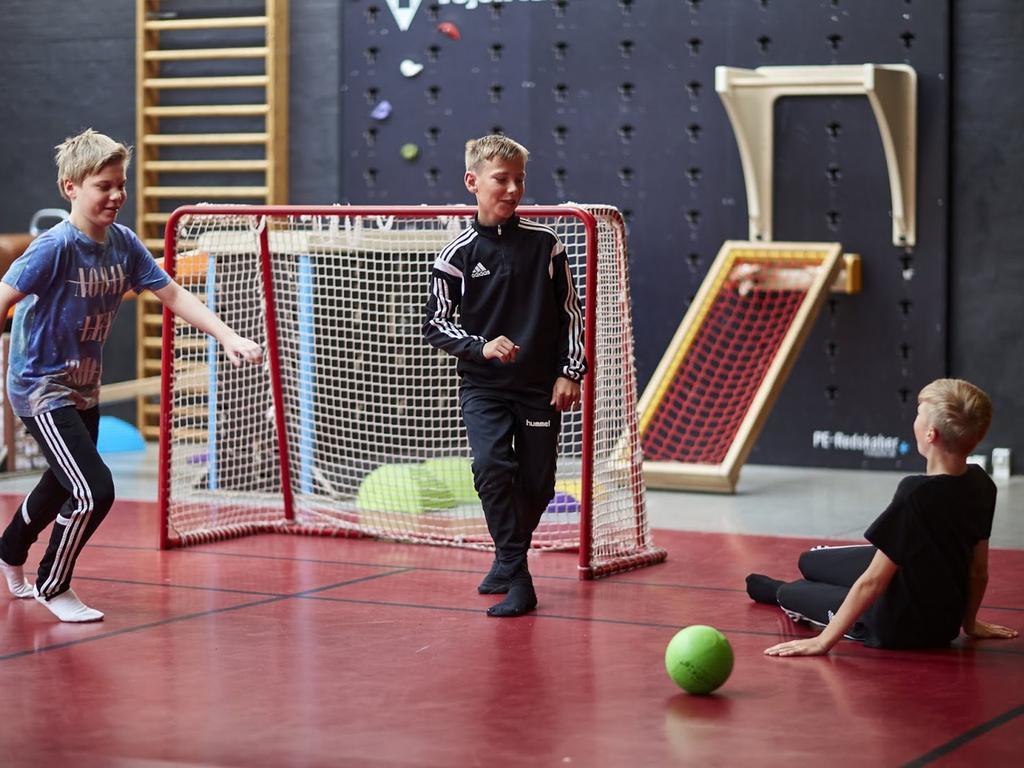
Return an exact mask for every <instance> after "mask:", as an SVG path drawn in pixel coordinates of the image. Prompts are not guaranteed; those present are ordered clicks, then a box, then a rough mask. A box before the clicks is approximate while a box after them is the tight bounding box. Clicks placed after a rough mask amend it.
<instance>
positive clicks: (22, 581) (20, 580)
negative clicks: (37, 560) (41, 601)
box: [0, 559, 34, 597]
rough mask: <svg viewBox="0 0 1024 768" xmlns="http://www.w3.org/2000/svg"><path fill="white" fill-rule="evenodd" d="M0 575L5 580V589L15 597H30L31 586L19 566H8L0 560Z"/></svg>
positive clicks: (31, 592) (23, 570)
mask: <svg viewBox="0 0 1024 768" xmlns="http://www.w3.org/2000/svg"><path fill="white" fill-rule="evenodd" d="M0 573H2V574H3V575H4V578H5V579H7V588H8V589H9V590H11V594H12V595H14V596H15V597H32V594H33V592H34V590H33V588H32V585H31V584H29V583H28V580H27V579H26V578H25V569H24V568H23V567H22V566H20V565H8V564H7V563H5V562H4V561H3V560H2V559H0Z"/></svg>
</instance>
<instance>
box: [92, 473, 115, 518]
mask: <svg viewBox="0 0 1024 768" xmlns="http://www.w3.org/2000/svg"><path fill="white" fill-rule="evenodd" d="M89 490H90V491H91V492H92V506H93V509H94V510H96V511H97V512H101V513H103V514H106V513H107V511H108V510H109V509H110V507H111V506H113V504H114V478H113V477H112V476H111V474H110V471H109V470H107V471H106V472H103V473H101V474H99V475H98V476H97V477H95V478H93V479H92V482H91V483H89Z"/></svg>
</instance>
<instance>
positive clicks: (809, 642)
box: [764, 637, 828, 656]
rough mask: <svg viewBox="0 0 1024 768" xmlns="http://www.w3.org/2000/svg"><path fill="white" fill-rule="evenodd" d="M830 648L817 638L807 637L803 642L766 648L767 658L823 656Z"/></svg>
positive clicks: (786, 643) (790, 642) (791, 642)
mask: <svg viewBox="0 0 1024 768" xmlns="http://www.w3.org/2000/svg"><path fill="white" fill-rule="evenodd" d="M826 653H828V648H826V647H825V644H824V643H823V642H821V640H820V639H819V638H817V637H805V638H803V639H801V640H789V641H787V642H785V643H779V644H778V645H773V646H772V647H771V648H765V651H764V655H765V656H823V655H824V654H826Z"/></svg>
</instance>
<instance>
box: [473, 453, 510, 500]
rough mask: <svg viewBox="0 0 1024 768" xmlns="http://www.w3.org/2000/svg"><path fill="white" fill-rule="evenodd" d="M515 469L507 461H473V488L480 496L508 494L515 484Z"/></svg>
mask: <svg viewBox="0 0 1024 768" xmlns="http://www.w3.org/2000/svg"><path fill="white" fill-rule="evenodd" d="M515 476H516V467H515V465H514V464H511V463H510V462H507V461H499V460H493V459H492V460H487V459H483V460H480V459H478V460H475V461H474V462H473V487H474V488H476V492H477V493H478V494H480V495H481V496H483V495H485V494H488V493H508V492H509V489H510V488H511V487H512V484H513V482H515Z"/></svg>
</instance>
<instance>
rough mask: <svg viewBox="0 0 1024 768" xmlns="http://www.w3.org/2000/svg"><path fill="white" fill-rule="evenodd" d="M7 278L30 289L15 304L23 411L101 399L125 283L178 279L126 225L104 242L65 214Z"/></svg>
mask: <svg viewBox="0 0 1024 768" xmlns="http://www.w3.org/2000/svg"><path fill="white" fill-rule="evenodd" d="M3 281H4V282H5V283H7V285H9V286H11V287H12V288H14V289H15V290H16V291H18V292H19V293H24V294H27V295H26V296H25V298H24V299H22V300H21V301H20V302H19V303H18V304H17V306H16V308H15V310H14V324H13V327H12V329H11V352H10V361H9V365H8V371H7V396H8V398H9V400H10V403H11V408H12V409H13V410H14V413H16V414H17V415H18V416H38V415H40V414H42V413H46V412H47V411H52V410H54V409H56V408H63V407H65V406H69V405H70V406H74V407H75V408H78V409H79V410H85V409H87V408H92V407H93V406H95V405H96V404H97V403H98V402H99V392H100V374H101V373H102V365H103V342H104V341H106V339H107V335H108V334H109V333H110V329H111V328H112V327H113V324H114V317H115V316H116V315H117V310H118V308H119V307H120V306H121V299H122V298H123V296H124V294H125V291H127V290H128V289H132V290H134V291H135V292H136V293H138V292H141V291H143V290H159V289H160V288H163V287H164V286H166V285H168V284H169V283H170V281H171V279H170V278H169V277H168V276H167V273H166V272H164V271H163V270H162V269H161V268H160V266H159V265H158V264H157V263H156V261H155V260H154V259H153V257H152V256H151V255H150V253H149V251H148V250H147V249H146V247H145V246H144V245H143V244H142V242H141V241H140V240H139V238H138V237H136V236H135V233H134V232H132V231H131V230H130V229H128V228H127V227H124V226H122V225H120V224H112V225H111V226H110V227H109V228H108V229H107V239H106V242H104V243H97V242H95V241H94V240H92V239H91V238H90V237H88V236H87V235H86V234H85V233H83V232H82V231H80V230H79V229H78V228H77V227H75V226H74V225H73V224H72V223H71V222H70V221H67V220H65V221H63V222H61V223H60V224H58V225H56V226H55V227H53V228H52V229H50V230H47V231H46V232H44V233H43V234H41V235H40V236H39V237H37V238H36V239H35V240H33V241H32V244H31V245H30V246H29V247H28V249H27V250H26V251H25V253H23V254H22V255H21V256H20V257H19V258H18V259H17V260H16V261H15V262H14V263H13V264H11V267H10V269H8V270H7V274H6V275H4V278H3Z"/></svg>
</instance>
